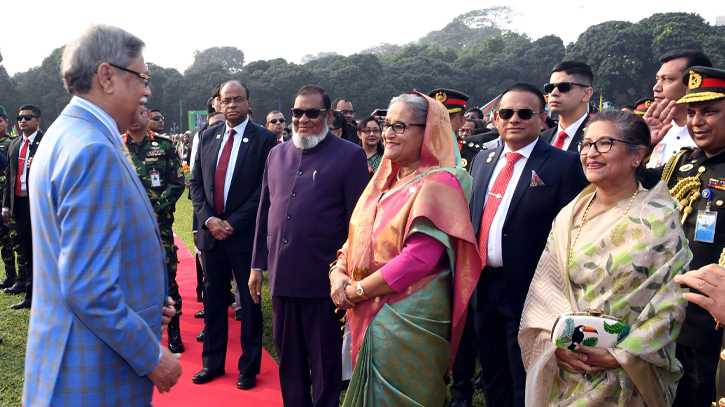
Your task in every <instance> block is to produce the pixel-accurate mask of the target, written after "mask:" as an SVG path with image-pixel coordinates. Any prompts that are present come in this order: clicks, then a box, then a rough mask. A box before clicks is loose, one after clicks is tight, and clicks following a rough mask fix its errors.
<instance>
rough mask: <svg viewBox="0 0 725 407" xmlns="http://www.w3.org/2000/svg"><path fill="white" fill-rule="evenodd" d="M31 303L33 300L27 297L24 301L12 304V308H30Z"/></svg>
mask: <svg viewBox="0 0 725 407" xmlns="http://www.w3.org/2000/svg"><path fill="white" fill-rule="evenodd" d="M30 303H31V301H30V300H29V299H27V298H26V299H24V300H23V301H21V302H19V303H17V304H15V305H11V306H10V308H12V309H23V308H30Z"/></svg>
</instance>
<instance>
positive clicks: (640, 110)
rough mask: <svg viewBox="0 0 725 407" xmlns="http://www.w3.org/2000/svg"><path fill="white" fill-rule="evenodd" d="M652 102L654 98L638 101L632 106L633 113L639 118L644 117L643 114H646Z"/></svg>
mask: <svg viewBox="0 0 725 407" xmlns="http://www.w3.org/2000/svg"><path fill="white" fill-rule="evenodd" d="M654 102H655V98H651V97H649V98H644V99H640V100H638V101H637V103H635V104H634V113H635V114H637V115H639V116H644V114H645V113H647V109H649V107H650V106H652V103H654Z"/></svg>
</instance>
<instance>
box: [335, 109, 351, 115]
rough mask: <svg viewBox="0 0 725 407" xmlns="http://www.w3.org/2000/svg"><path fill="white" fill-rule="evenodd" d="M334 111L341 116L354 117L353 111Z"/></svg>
mask: <svg viewBox="0 0 725 407" xmlns="http://www.w3.org/2000/svg"><path fill="white" fill-rule="evenodd" d="M336 111H337V112H340V113H342V114H343V116H347V115H350V116H355V111H354V110H336Z"/></svg>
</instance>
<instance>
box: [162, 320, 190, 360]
mask: <svg viewBox="0 0 725 407" xmlns="http://www.w3.org/2000/svg"><path fill="white" fill-rule="evenodd" d="M166 331H167V333H168V336H169V350H170V351H171V353H184V351H185V350H186V349H184V344H183V343H182V342H181V330H180V329H179V315H178V314H177V315H176V316H174V317H173V318H172V319H171V322H170V323H169V327H168V329H167V330H166Z"/></svg>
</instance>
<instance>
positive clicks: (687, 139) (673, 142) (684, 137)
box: [647, 121, 696, 168]
mask: <svg viewBox="0 0 725 407" xmlns="http://www.w3.org/2000/svg"><path fill="white" fill-rule="evenodd" d="M683 147H696V145H695V142H694V141H693V140H692V137H691V136H690V131H689V130H687V125H685V126H683V127H680V126H678V125H677V123H675V122H674V121H672V128H671V129H670V130H668V131H667V134H665V136H664V137H663V138H662V141H660V142H659V144H657V145H656V146H655V148H654V149H653V150H652V155H651V156H650V159H649V162H648V163H647V168H657V167H659V166H661V165H665V164H667V161H669V159H670V157H672V156H673V155H676V154H677V153H678V152H679V151H680V150H681V149H682V148H683Z"/></svg>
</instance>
